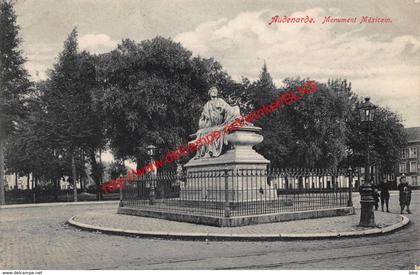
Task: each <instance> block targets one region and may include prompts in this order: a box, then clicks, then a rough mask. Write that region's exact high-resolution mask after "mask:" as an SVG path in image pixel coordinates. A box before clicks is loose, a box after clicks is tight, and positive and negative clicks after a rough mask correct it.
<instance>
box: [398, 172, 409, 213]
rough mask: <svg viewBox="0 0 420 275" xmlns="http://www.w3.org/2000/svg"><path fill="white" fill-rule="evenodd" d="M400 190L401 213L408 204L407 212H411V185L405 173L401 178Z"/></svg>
mask: <svg viewBox="0 0 420 275" xmlns="http://www.w3.org/2000/svg"><path fill="white" fill-rule="evenodd" d="M398 190H399V191H400V206H401V214H402V213H403V210H404V208H405V207H406V206H407V213H408V214H411V211H410V202H411V186H410V185H409V184H408V183H407V180H406V178H405V175H404V174H403V175H402V176H401V178H400V184H398Z"/></svg>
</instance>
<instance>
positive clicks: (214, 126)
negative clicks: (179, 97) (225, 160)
mask: <svg viewBox="0 0 420 275" xmlns="http://www.w3.org/2000/svg"><path fill="white" fill-rule="evenodd" d="M208 94H209V95H210V97H211V99H210V100H209V101H208V102H207V103H206V104H205V105H204V108H203V112H202V113H201V117H200V121H199V123H198V126H199V130H198V131H197V133H196V134H197V139H200V138H202V137H204V136H206V135H208V134H210V133H212V132H215V131H220V132H222V133H223V126H225V125H227V124H229V123H231V122H233V121H234V120H235V119H240V118H241V114H240V110H239V107H238V106H230V105H229V104H227V103H226V101H224V100H223V99H221V98H218V97H217V95H218V90H217V88H216V87H212V88H210V89H209V92H208ZM227 145H228V142H227V135H224V134H222V135H220V138H219V139H216V140H215V141H214V142H212V143H210V144H205V145H203V146H201V147H200V148H199V149H198V150H197V154H196V156H195V158H196V159H197V158H206V157H218V156H220V155H221V154H222V153H223V152H224V150H225V148H226V146H227Z"/></svg>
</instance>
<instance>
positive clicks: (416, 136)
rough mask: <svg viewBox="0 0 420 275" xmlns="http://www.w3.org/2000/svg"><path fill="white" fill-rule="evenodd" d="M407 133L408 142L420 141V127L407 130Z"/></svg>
mask: <svg viewBox="0 0 420 275" xmlns="http://www.w3.org/2000/svg"><path fill="white" fill-rule="evenodd" d="M405 131H406V133H407V141H408V142H410V141H415V140H420V127H411V128H405Z"/></svg>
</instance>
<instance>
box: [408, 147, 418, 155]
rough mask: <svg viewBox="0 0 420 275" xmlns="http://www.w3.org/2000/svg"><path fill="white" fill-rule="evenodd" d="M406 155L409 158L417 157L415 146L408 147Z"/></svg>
mask: <svg viewBox="0 0 420 275" xmlns="http://www.w3.org/2000/svg"><path fill="white" fill-rule="evenodd" d="M408 157H409V158H417V147H410V148H409V149H408Z"/></svg>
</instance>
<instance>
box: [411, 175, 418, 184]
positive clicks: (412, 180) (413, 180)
mask: <svg viewBox="0 0 420 275" xmlns="http://www.w3.org/2000/svg"><path fill="white" fill-rule="evenodd" d="M411 184H412V185H417V176H411Z"/></svg>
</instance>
